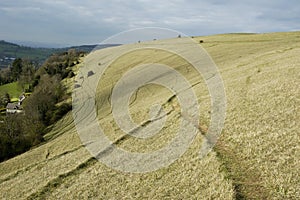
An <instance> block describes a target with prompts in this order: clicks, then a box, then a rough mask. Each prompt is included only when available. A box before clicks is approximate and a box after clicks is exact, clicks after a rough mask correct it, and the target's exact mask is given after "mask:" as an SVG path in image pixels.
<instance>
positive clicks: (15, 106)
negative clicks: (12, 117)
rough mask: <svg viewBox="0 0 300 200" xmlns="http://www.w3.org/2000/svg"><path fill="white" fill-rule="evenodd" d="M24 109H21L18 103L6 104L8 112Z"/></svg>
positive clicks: (17, 111) (19, 111)
mask: <svg viewBox="0 0 300 200" xmlns="http://www.w3.org/2000/svg"><path fill="white" fill-rule="evenodd" d="M21 112H23V110H21V108H20V106H19V105H18V104H16V103H8V104H7V106H6V113H12V114H14V113H21Z"/></svg>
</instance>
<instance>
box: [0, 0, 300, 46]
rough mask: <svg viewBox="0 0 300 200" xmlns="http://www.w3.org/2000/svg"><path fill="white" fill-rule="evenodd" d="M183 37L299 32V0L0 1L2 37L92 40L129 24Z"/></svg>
mask: <svg viewBox="0 0 300 200" xmlns="http://www.w3.org/2000/svg"><path fill="white" fill-rule="evenodd" d="M142 27H162V28H170V29H175V30H177V31H180V32H183V33H185V34H187V35H210V34H217V33H232V32H258V33H260V32H278V31H295V30H300V1H299V0H243V1H241V0H173V1H163V0H159V1H158V0H107V1H104V0H84V1H83V0H44V1H41V0H19V1H17V0H1V1H0V40H1V39H3V40H8V41H16V40H20V41H34V42H43V43H53V44H63V45H78V44H95V43H99V42H101V41H102V40H104V39H105V38H107V37H109V36H111V35H114V34H117V33H119V32H121V31H125V30H128V29H133V28H142Z"/></svg>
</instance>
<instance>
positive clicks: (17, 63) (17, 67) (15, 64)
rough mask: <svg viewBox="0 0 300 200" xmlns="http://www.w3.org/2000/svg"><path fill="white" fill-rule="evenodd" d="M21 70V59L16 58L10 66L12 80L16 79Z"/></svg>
mask: <svg viewBox="0 0 300 200" xmlns="http://www.w3.org/2000/svg"><path fill="white" fill-rule="evenodd" d="M21 72H22V59H21V58H17V59H15V60H14V62H13V63H12V68H11V73H12V78H13V80H14V81H16V80H18V78H19V77H20V74H21Z"/></svg>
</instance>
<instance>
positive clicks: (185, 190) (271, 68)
mask: <svg viewBox="0 0 300 200" xmlns="http://www.w3.org/2000/svg"><path fill="white" fill-rule="evenodd" d="M194 39H195V40H196V41H197V42H199V40H203V41H204V42H203V43H201V45H202V46H203V48H204V49H205V50H207V51H208V53H209V54H210V55H211V56H212V58H213V60H214V61H215V62H216V64H217V65H218V67H219V70H220V73H221V75H222V77H223V80H224V85H225V90H226V95H227V113H226V122H225V127H224V130H223V132H222V135H221V137H220V138H219V141H218V143H217V145H216V146H215V148H214V151H212V152H211V153H210V154H209V155H208V156H207V157H205V158H204V159H202V160H199V158H198V152H199V149H200V147H201V141H202V137H201V135H198V136H197V137H196V139H195V140H194V142H193V144H192V145H191V146H190V148H189V149H188V151H187V152H186V153H185V154H184V155H183V156H182V157H181V158H180V159H178V160H177V161H176V162H174V163H173V164H172V165H170V166H169V167H166V168H162V169H159V170H157V171H154V172H150V173H145V174H135V173H123V172H120V171H116V170H113V169H111V168H109V167H107V166H106V165H104V164H102V163H100V162H98V161H97V160H95V159H94V158H92V157H91V155H90V154H89V152H88V151H87V150H86V149H85V148H84V147H83V145H82V143H81V141H80V139H79V137H78V135H77V132H76V129H75V125H74V123H73V118H72V115H71V114H68V115H67V116H66V117H64V118H63V119H62V120H61V121H59V122H58V123H57V124H55V125H54V126H53V129H52V130H51V131H50V132H49V133H48V134H47V135H46V136H45V138H46V139H47V142H46V143H45V144H43V145H41V146H39V147H37V148H34V149H32V150H31V151H29V152H27V153H24V154H22V155H20V156H18V157H15V158H13V159H10V160H8V161H6V162H3V163H0V198H1V199H13V198H17V199H26V198H28V199H45V198H47V199H57V198H62V199H74V198H80V199H90V198H94V199H142V198H151V199H162V198H166V199H295V200H296V199H299V198H300V193H299V188H300V184H299V183H300V175H299V174H300V170H299V169H300V162H299V159H298V158H299V155H300V148H299V146H300V144H299V141H300V135H299V131H298V130H299V128H300V127H299V123H297V121H298V119H299V118H300V112H299V109H300V106H299V105H300V104H299V103H300V102H299V99H300V89H299V88H300V87H299V79H300V57H299V55H300V32H291V33H271V34H225V35H216V36H207V37H198V38H197V37H196V38H194ZM174 40H180V38H178V39H174ZM175 42H176V41H175ZM139 45H143V44H139ZM199 45H200V44H199ZM145 46H146V45H145ZM122 48H126V46H121V47H115V48H108V49H104V50H100V51H97V52H94V55H96V56H97V58H102V60H101V63H105V62H106V61H107V60H109V55H111V54H112V52H113V51H120V50H121V49H122ZM178 48H180V46H178ZM146 53H150V54H152V56H151V58H150V59H151V60H147V59H149V57H148V58H147V57H143V59H138V58H139V57H142V56H143V55H147V54H146ZM192 53H193V52H191V54H192ZM91 56H93V55H91ZM91 58H93V57H88V58H87V60H86V63H87V64H92V65H95V66H97V65H98V63H94V62H96V61H97V60H96V61H93V59H91ZM154 58H155V60H156V61H159V62H161V63H165V64H169V65H172V66H174V67H177V69H178V70H179V71H180V72H181V73H182V74H184V75H185V76H187V77H189V79H190V80H192V81H195V80H198V79H194V77H193V73H190V70H186V69H190V65H189V63H186V62H184V61H183V60H182V59H181V58H180V57H178V56H174V55H170V54H169V53H167V52H161V51H159V52H157V51H153V52H151V51H150V52H145V51H140V52H132V53H129V54H127V55H124V56H123V57H121V58H120V59H118V60H117V61H116V62H114V63H112V65H111V66H110V67H109V70H108V71H106V73H105V75H104V76H103V80H102V81H100V82H99V84H98V88H97V96H96V100H97V101H96V106H97V108H98V116H97V118H98V121H99V124H101V125H102V126H103V127H104V128H105V131H106V133H107V136H108V137H109V138H110V139H111V140H112V141H117V142H116V143H115V145H117V146H120V147H122V148H124V149H127V150H129V151H140V150H142V151H146V152H147V151H151V150H155V149H158V148H161V147H162V145H163V144H162V143H164V142H166V141H169V140H170V138H172V137H173V136H174V135H173V134H174V133H173V131H172V130H176V128H177V126H176V124H178V123H177V120H178V114H179V112H180V109H179V108H178V102H177V101H176V100H174V101H167V102H166V100H167V99H168V97H169V96H170V95H171V94H170V93H169V91H168V90H166V89H164V88H162V87H159V86H157V85H148V86H147V87H143V88H142V89H141V90H139V92H138V93H136V95H135V99H134V100H132V101H131V102H132V104H131V106H130V111H131V114H132V118H133V119H134V120H135V121H136V122H142V121H143V120H144V119H145V118H146V116H147V114H148V112H149V108H148V107H147V106H145V105H151V104H153V103H164V106H165V107H164V109H166V110H167V111H168V110H172V112H170V113H171V114H170V115H169V116H168V120H167V121H166V125H167V126H168V129H164V130H163V131H164V132H163V134H159V135H157V136H155V137H153V138H151V139H150V140H148V141H138V140H136V139H135V138H130V137H129V138H127V137H125V136H124V134H123V133H122V132H121V131H120V130H119V129H118V127H117V126H116V123H115V122H114V121H113V118H112V114H111V113H110V109H111V108H110V106H109V104H107V102H106V101H107V99H109V98H110V96H109V94H110V93H109V92H108V93H107V92H106V91H110V89H111V85H113V84H114V83H115V82H116V81H117V79H118V78H119V77H120V76H121V75H122V73H124V71H125V70H126V69H129V68H130V67H131V66H132V65H137V64H140V63H143V62H147V61H153V60H152V59H154ZM196 83H197V84H195V85H194V87H193V88H194V90H195V91H196V93H197V96H198V102H199V104H200V110H199V113H200V124H199V129H200V130H201V131H202V132H204V133H205V131H206V127H208V126H209V119H210V112H209V110H210V97H209V95H208V92H207V89H206V86H205V84H204V81H203V80H201V81H200V82H196ZM144 97H147V98H146V99H145V98H144ZM120 137H124V139H123V140H121V141H118V138H120Z"/></svg>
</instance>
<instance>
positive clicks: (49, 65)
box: [0, 50, 83, 161]
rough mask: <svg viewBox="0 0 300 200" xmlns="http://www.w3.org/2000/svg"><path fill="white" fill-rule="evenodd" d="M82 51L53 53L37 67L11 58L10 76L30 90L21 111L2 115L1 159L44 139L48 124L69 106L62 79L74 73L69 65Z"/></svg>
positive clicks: (67, 110)
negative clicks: (12, 60)
mask: <svg viewBox="0 0 300 200" xmlns="http://www.w3.org/2000/svg"><path fill="white" fill-rule="evenodd" d="M82 55H83V53H82V52H76V51H75V50H69V51H68V52H64V53H60V54H55V55H52V56H50V57H49V58H48V59H47V60H46V61H45V62H44V64H43V65H42V66H41V67H40V68H38V69H36V68H34V66H33V65H31V64H28V62H27V61H25V62H23V60H22V59H16V60H15V61H14V64H13V66H12V68H11V70H10V73H11V75H12V77H11V79H12V80H17V81H18V82H21V83H20V84H24V85H25V84H26V85H30V87H29V88H31V90H32V94H31V95H30V96H29V97H28V98H26V99H25V101H24V103H23V110H24V112H23V113H24V114H7V115H6V116H3V117H2V118H3V119H2V122H1V123H0V161H3V160H6V159H9V158H11V157H13V156H15V155H18V154H20V153H23V152H24V151H27V150H28V149H30V148H31V147H32V146H35V145H37V144H39V143H41V142H43V135H44V134H45V133H46V132H47V127H48V126H49V125H51V124H53V123H55V122H56V121H58V120H59V119H61V118H62V117H63V116H64V115H65V114H66V113H67V112H69V111H70V110H71V109H72V105H71V104H70V103H65V102H67V101H66V100H67V99H68V98H70V95H71V94H68V93H67V92H66V88H65V87H64V86H63V85H62V84H61V81H62V80H63V79H65V78H70V77H73V76H74V75H75V74H74V72H73V70H72V68H73V66H75V65H76V64H77V63H79V58H80V56H82ZM29 63H30V62H29ZM31 70H33V72H34V73H33V74H32V71H31Z"/></svg>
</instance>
